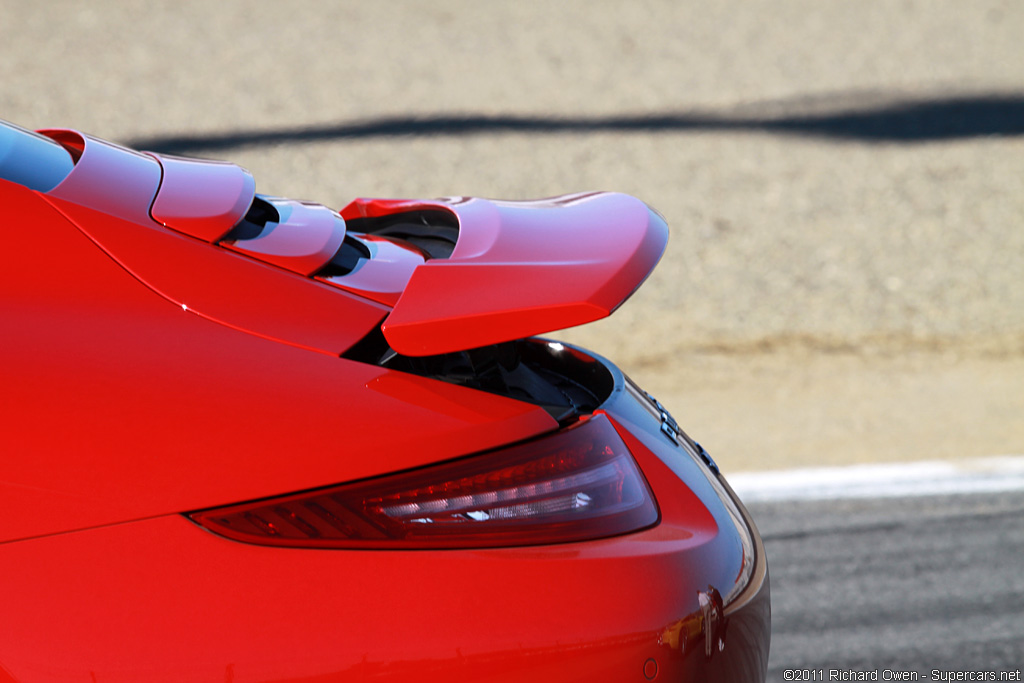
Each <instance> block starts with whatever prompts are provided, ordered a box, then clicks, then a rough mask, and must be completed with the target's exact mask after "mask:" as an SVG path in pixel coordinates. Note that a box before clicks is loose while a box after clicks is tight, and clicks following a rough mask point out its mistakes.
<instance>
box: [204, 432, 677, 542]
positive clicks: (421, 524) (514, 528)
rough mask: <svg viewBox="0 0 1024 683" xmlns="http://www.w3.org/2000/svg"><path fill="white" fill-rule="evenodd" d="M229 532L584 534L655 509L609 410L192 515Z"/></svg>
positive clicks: (417, 538) (306, 537) (554, 537)
mask: <svg viewBox="0 0 1024 683" xmlns="http://www.w3.org/2000/svg"><path fill="white" fill-rule="evenodd" d="M189 516H190V517H191V518H192V520H193V521H195V522H197V523H198V524H201V525H202V526H204V527H206V528H207V529H210V530H211V531H214V532H216V533H218V534H221V535H223V536H227V537H228V538H232V539H235V540H238V541H245V542H247V543H259V544H263V545H280V546H296V547H307V548H470V547H476V548H479V547H495V546H517V545H538V544H546V543H565V542H569V541H582V540H588V539H594V538H602V537H605V536H614V535H617V534H624V533H627V532H630V531H636V530H638V529H642V528H644V527H648V526H650V525H652V524H654V523H655V522H657V521H658V509H657V507H656V505H655V503H654V496H653V495H652V494H651V491H650V489H649V488H648V487H647V482H645V481H644V478H643V476H642V475H641V474H640V471H639V470H638V469H637V466H636V463H635V462H634V461H633V457H632V455H630V453H629V451H628V450H627V449H626V446H625V444H623V443H622V440H621V439H620V438H619V436H618V434H617V433H616V432H615V429H614V428H613V427H612V425H611V424H610V423H609V422H608V418H606V417H605V416H603V415H597V416H594V417H593V418H591V419H590V420H587V421H586V422H582V423H579V424H577V425H575V426H573V427H570V428H568V429H565V430H562V431H560V432H558V433H556V434H554V435H552V436H547V437H543V438H541V439H537V440H535V441H531V442H528V443H525V444H521V445H518V446H514V447H512V448H507V449H503V450H500V451H492V452H490V453H485V454H482V455H477V456H473V457H470V458H465V459H463V460H458V461H455V462H449V463H444V464H441V465H435V466H431V467H427V468H424V469H420V470H415V471H412V472H405V473H402V474H396V475H390V476H386V477H380V478H377V479H370V480H366V481H361V482H357V483H354V484H343V485H341V486H335V487H331V488H327V489H319V490H316V491H309V492H306V493H300V494H294V495H289V496H283V497H280V498H274V499H271V500H263V501H259V502H255V503H242V504H240V505H233V506H230V507H225V508H218V509H215V510H205V511H202V512H195V513H192V514H191V515H189Z"/></svg>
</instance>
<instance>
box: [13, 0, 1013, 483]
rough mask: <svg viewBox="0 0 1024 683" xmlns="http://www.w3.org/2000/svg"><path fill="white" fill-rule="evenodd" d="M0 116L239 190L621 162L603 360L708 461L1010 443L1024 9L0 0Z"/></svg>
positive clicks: (291, 189)
mask: <svg viewBox="0 0 1024 683" xmlns="http://www.w3.org/2000/svg"><path fill="white" fill-rule="evenodd" d="M0 16H2V17H3V25H4V41H3V42H2V44H0V57H2V59H0V118H5V119H7V120H10V121H13V122H16V123H19V124H21V125H24V126H26V127H32V128H42V127H49V126H54V127H71V128H76V129H79V130H83V131H86V132H90V133H93V134H95V135H98V136H101V137H105V138H108V139H112V140H116V141H122V142H126V143H131V144H139V145H142V146H144V147H146V148H149V149H157V150H160V151H167V152H174V153H180V154H191V155H196V156H205V157H211V158H226V159H230V160H232V161H235V162H236V163H239V164H241V165H243V166H245V167H246V168H248V169H250V170H251V171H252V172H253V173H254V174H255V176H256V178H257V189H258V191H262V192H266V193H271V194H280V195H287V196H294V197H301V198H310V199H315V200H317V201H321V202H323V203H325V204H328V205H332V206H335V207H340V206H342V205H344V204H346V203H347V202H348V201H350V200H351V199H352V198H353V197H355V196H382V197H421V196H425V197H433V196H443V195H452V194H468V195H478V196H485V197H500V198H532V197H541V196H551V195H554V194H561V193H564V192H572V191H578V190H586V189H608V190H620V191H624V192H628V193H631V194H635V195H637V196H639V197H641V198H642V199H644V200H646V201H647V202H649V203H650V204H651V205H652V206H655V207H656V208H657V209H658V210H659V211H661V213H663V214H664V215H665V217H666V218H667V220H668V222H669V224H670V226H671V231H672V232H671V239H670V244H669V247H668V251H667V252H666V254H665V257H664V259H663V261H662V263H661V265H660V266H659V268H658V269H657V271H656V272H655V273H654V274H653V275H652V276H651V277H650V279H649V280H648V282H647V283H646V284H645V285H644V287H643V288H642V289H641V290H640V291H639V292H638V293H637V294H636V295H635V296H634V297H633V299H632V300H630V301H629V302H628V303H627V304H626V305H625V306H624V307H623V308H622V309H620V311H618V312H616V314H615V315H614V316H613V317H612V318H611V319H609V320H607V321H602V322H600V323H596V324H593V325H590V326H586V327H584V328H581V329H578V330H572V331H569V332H566V333H564V334H563V335H562V336H565V337H567V338H569V339H570V340H572V341H576V342H579V343H582V344H584V345H586V346H588V347H590V348H593V349H595V350H597V351H598V352H600V353H602V354H604V355H606V356H609V357H611V358H613V359H614V360H616V361H617V362H619V363H620V364H621V365H622V366H623V368H624V369H625V370H626V371H627V372H628V373H629V374H630V375H631V376H633V377H634V378H635V379H636V380H638V381H639V382H640V383H641V384H642V385H644V386H645V387H647V388H648V389H649V390H650V391H651V392H652V393H654V394H655V395H657V396H658V397H659V398H660V399H661V400H662V402H663V403H665V404H666V405H668V406H669V407H670V408H671V409H672V410H673V412H674V413H675V414H676V417H677V418H678V419H679V421H680V422H681V423H682V424H683V426H684V427H685V428H686V429H688V431H690V432H692V433H693V435H694V436H695V437H697V438H699V439H700V440H701V441H702V442H703V443H704V444H705V445H706V446H707V447H708V448H709V450H711V451H712V453H713V454H714V455H715V456H716V458H717V459H718V460H719V462H720V464H721V465H722V466H723V468H725V469H727V470H741V469H744V470H745V469H760V468H768V467H785V466H791V465H808V464H814V463H827V464H836V463H843V462H854V461H871V460H909V459H919V458H934V457H972V456H984V455H996V454H1005V453H1024V48H1022V47H1021V42H1020V36H1021V35H1024V5H1022V4H1020V3H1016V2H1010V1H1006V2H999V1H997V0H979V1H977V2H970V3H967V2H959V1H956V0H941V1H933V0H910V1H907V2H900V3H895V2H889V3H855V2H840V1H838V0H836V1H832V0H830V1H826V2H822V1H820V0H773V1H771V2H769V1H767V0H755V1H744V2H722V3H700V2H690V1H682V2H680V1H675V0H659V1H656V0H648V1H640V0H634V1H632V2H628V3H627V2H583V1H582V0H569V1H567V2H562V3H553V4H552V3H535V2H487V3H480V2H469V1H468V0H467V1H454V0H433V1H432V2H429V3H426V2H412V1H411V0H408V1H395V2H381V3H366V2H331V3H329V2H313V1H311V0H310V1H305V2H290V3H283V2H269V1H257V2H242V1H240V0H225V1H223V2H218V3H206V2H198V1H175V2H149V3H129V2H118V1H116V0H97V2H93V3H91V4H88V5H86V4H84V3H78V2H67V1H63V0H55V1H53V2H48V3H38V4H33V3H27V2H20V1H18V0H0Z"/></svg>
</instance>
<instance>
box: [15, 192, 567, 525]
mask: <svg viewBox="0 0 1024 683" xmlns="http://www.w3.org/2000/svg"><path fill="white" fill-rule="evenodd" d="M0 202H2V203H3V205H4V206H6V207H8V210H7V220H8V221H9V222H8V223H7V225H9V226H12V227H13V226H24V227H21V228H20V229H10V230H5V231H4V233H5V234H4V248H3V249H0V288H2V290H3V291H4V292H7V293H12V292H14V293H19V296H18V298H17V299H15V300H13V301H12V300H11V297H10V296H9V295H8V301H7V304H6V305H5V327H6V331H5V334H4V335H3V339H2V341H0V350H2V352H3V355H4V359H5V370H4V399H3V400H4V405H3V414H4V418H3V419H4V422H5V424H6V425H7V428H5V430H4V435H5V450H6V451H7V452H8V453H17V454H19V455H18V457H16V458H9V459H8V461H7V462H5V466H4V475H3V477H2V481H0V491H2V495H0V498H2V499H3V501H4V514H3V520H4V521H3V525H2V526H0V540H12V539H17V538H26V537H30V536H38V535H43V534H52V533H57V532H60V531H68V530H71V529H81V528H86V527H89V526H95V525H99V524H110V523H113V522H122V521H127V520H131V519H139V518H142V517H151V516H154V515H160V514H166V513H168V512H175V511H180V510H183V509H189V508H199V507H207V506H211V505H217V504H223V503H227V502H232V501H237V500H246V499H249V498H259V497H262V496H266V495H270V494H273V493H276V492H280V491H281V490H282V489H281V488H280V487H282V486H284V487H285V488H284V489H283V490H301V489H304V488H310V487H313V486H317V485H322V484H323V483H325V482H334V481H346V480H349V479H359V478H362V477H366V476H370V475H373V474H377V473H379V472H380V468H381V466H382V463H381V462H380V458H379V456H378V455H377V454H378V453H380V452H386V453H388V454H389V455H388V463H387V465H386V466H387V467H388V468H391V467H395V468H396V469H405V468H408V467H415V466H418V465H423V464H426V463H429V462H433V461H436V460H440V459H445V458H452V457H455V456H458V455H462V454H465V453H468V452H475V451H479V450H483V449H487V448H493V447H495V446H498V445H501V444H504V443H507V442H508V441H509V440H518V439H522V438H526V437H528V436H532V435H535V434H537V433H540V432H543V431H546V430H550V429H554V428H555V426H556V424H555V422H554V421H553V420H552V419H551V417H550V416H549V415H548V414H547V413H545V412H544V411H543V410H541V409H540V408H537V407H536V406H530V405H527V404H523V403H520V402H517V401H513V400H511V399H507V398H503V397H500V396H494V395H491V394H483V395H478V394H479V392H473V391H471V390H469V389H465V388H463V387H458V386H454V385H451V384H446V383H443V382H437V381H434V380H430V379H425V378H422V377H416V376H412V375H407V374H404V373H395V372H392V371H389V370H387V369H385V368H379V367H374V366H369V365H365V364H362V363H354V362H351V361H347V360H343V359H338V358H337V357H335V356H333V355H326V354H321V353H309V352H308V351H304V350H302V349H299V348H295V347H293V346H289V345H283V344H279V343H273V342H271V341H268V340H266V339H262V338H260V337H258V336H253V335H251V334H245V333H242V332H239V331H237V330H234V329H231V328H230V327H227V326H223V325H213V324H210V322H209V321H207V320H204V319H203V318H202V317H201V316H199V315H196V314H194V313H193V312H192V311H191V310H184V309H183V308H182V307H181V306H180V305H176V302H175V304H174V305H172V304H171V303H170V302H169V301H167V300H165V299H161V298H160V297H159V296H156V295H155V294H154V293H153V292H152V291H149V290H148V289H147V288H146V287H145V286H143V285H142V284H141V283H140V282H138V281H137V280H136V279H135V278H133V277H132V276H131V275H130V274H129V273H128V272H126V271H125V270H124V269H122V268H121V267H119V266H118V264H117V263H116V262H115V261H113V260H111V259H110V258H109V257H108V256H107V255H106V254H104V253H103V251H101V250H100V249H98V248H97V247H96V245H95V244H93V243H91V242H90V240H89V239H87V237H86V236H85V235H84V234H82V233H81V232H80V231H79V230H78V229H76V227H75V226H74V225H72V224H71V223H70V222H68V221H67V220H66V219H65V218H64V217H63V216H62V215H61V214H60V213H58V212H57V211H55V210H54V208H53V207H51V206H49V205H47V203H46V202H44V201H43V200H42V198H40V197H39V195H37V194H36V193H33V192H32V191H30V190H26V189H24V188H21V187H19V186H17V185H13V184H11V183H6V182H3V181H0ZM86 211H87V210H85V209H81V208H79V209H78V212H77V213H78V215H79V216H82V215H84V212H86ZM69 213H71V212H69ZM83 222H84V223H86V224H87V225H88V224H89V222H88V221H83ZM101 222H102V223H105V227H106V228H108V229H111V230H116V229H118V228H121V227H122V225H123V229H125V230H129V231H131V230H134V232H135V234H148V231H146V230H139V228H138V227H137V226H133V225H131V224H128V223H123V222H122V221H119V220H117V219H111V218H107V219H106V221H102V220H100V219H99V218H98V217H97V218H96V220H95V225H99V224H100V223H101ZM42 226H45V229H43V228H42ZM154 234H155V233H154ZM163 237H164V239H165V240H169V241H172V242H177V241H180V240H185V239H188V238H183V237H179V236H176V235H167V236H163ZM204 248H205V249H211V247H209V246H206V247H204ZM161 249H162V251H161V252H160V253H162V254H163V255H164V256H165V258H166V257H167V255H168V254H171V255H173V254H174V251H173V250H167V249H166V248H165V247H164V246H163V245H161ZM224 255H225V258H224V260H226V261H228V262H232V263H234V262H235V261H241V260H242V259H243V258H244V257H240V256H235V255H233V254H230V253H229V252H225V253H224ZM192 262H193V263H196V262H198V263H200V264H202V260H201V259H196V260H193V261H192ZM252 267H255V268H257V269H263V270H267V269H269V267H268V266H264V265H262V264H259V263H254V264H252ZM227 272H228V273H229V274H230V272H231V271H230V269H227ZM272 274H273V275H276V273H272ZM200 281H201V278H200ZM310 284H311V285H312V287H310V289H311V290H313V291H317V290H320V289H323V290H325V291H326V293H327V294H329V295H331V296H333V297H335V298H337V299H341V300H344V299H346V298H347V297H348V295H346V294H344V293H343V292H336V291H332V290H329V289H328V288H327V287H326V286H325V285H318V284H315V283H310ZM299 301H301V299H299ZM294 303H295V300H293V301H292V305H294ZM282 308H284V300H283V299H282ZM338 315H339V317H341V316H342V315H343V314H342V313H339V314H338ZM351 317H352V316H350V318H351ZM376 319H379V316H376V314H375V316H371V320H376ZM356 320H357V321H358V318H357V319H356ZM296 321H297V322H296V324H298V323H299V322H302V320H301V318H296ZM341 322H345V318H344V317H342V318H341ZM350 322H351V321H350ZM370 324H372V323H370ZM348 338H349V339H352V338H353V336H352V335H351V334H349V335H348ZM335 341H338V339H337V338H335ZM342 341H344V339H342ZM182 367H188V368H190V369H191V371H190V372H187V373H183V372H182V371H181V368H182ZM140 378H145V379H144V381H140ZM353 382H355V383H357V384H358V385H361V386H363V387H365V389H366V390H365V391H362V392H359V393H353V392H352V391H351V389H350V386H351V384H352V383H353ZM392 415H400V416H401V423H402V425H403V428H402V429H400V430H396V429H387V428H385V427H384V425H385V424H386V422H387V420H388V419H389V418H388V416H392ZM55 418H56V419H55ZM13 425H17V429H14V428H13V427H12V426H13ZM353 425H358V426H359V427H358V428H354V427H353ZM325 444H331V445H334V444H337V445H336V446H334V447H331V448H328V447H325ZM288 452H303V453H306V454H307V459H306V460H304V462H303V467H302V468H289V467H286V466H285V465H286V464H287V462H286V461H282V455H281V454H282V453H288ZM55 454H62V455H61V456H60V457H57V455H55ZM396 458H397V459H396Z"/></svg>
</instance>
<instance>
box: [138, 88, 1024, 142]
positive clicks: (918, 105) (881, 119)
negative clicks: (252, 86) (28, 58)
mask: <svg viewBox="0 0 1024 683" xmlns="http://www.w3.org/2000/svg"><path fill="white" fill-rule="evenodd" d="M676 131H684V132H685V131H693V132H701V131H737V132H755V133H769V134H782V135H798V136H808V137H821V138H833V139H837V140H849V141H858V142H865V143H921V142H933V141H945V140H956V139H963V138H976V137H986V136H1016V135H1022V134H1024V95H1021V94H998V95H982V96H973V97H950V98H946V99H930V100H923V101H922V100H915V101H907V102H892V101H890V102H888V103H886V104H884V105H880V106H877V107H875V108H861V107H858V108H855V109H847V110H843V111H832V112H827V113H804V114H790V115H785V114H782V115H771V116H743V115H737V114H729V113H721V114H712V113H698V112H689V113H687V112H680V113H666V114H642V115H616V116H575V117H573V116H569V117H561V116H528V115H483V114H440V115H423V116H417V115H412V116H395V117H384V118H378V119H370V120H364V121H352V122H347V123H346V122H342V123H333V124H322V125H314V126H304V127H295V128H281V129H277V130H249V131H245V130H242V131H236V132H232V133H209V134H204V133H199V134H194V135H169V136H159V137H151V138H143V139H137V140H132V141H130V142H129V143H128V144H129V145H130V146H131V147H136V148H141V149H149V150H152V151H155V152H163V153H169V154H175V153H181V152H186V151H187V152H197V151H203V150H221V149H230V148H234V147H251V146H256V145H274V144H283V143H304V142H323V141H330V140H342V139H365V138H380V137H392V136H462V135H478V134H488V133H537V134H543V133H597V132H620V133H630V132H647V133H650V132H676Z"/></svg>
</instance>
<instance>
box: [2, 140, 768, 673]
mask: <svg viewBox="0 0 1024 683" xmlns="http://www.w3.org/2000/svg"><path fill="white" fill-rule="evenodd" d="M0 202H2V207H3V209H2V210H3V218H2V222H0V230H2V233H0V234H2V241H0V283H2V285H0V296H2V300H3V315H4V325H3V333H2V335H0V349H2V358H3V365H4V369H3V396H4V405H3V411H2V413H0V415H2V417H0V420H2V426H3V432H2V434H3V436H2V451H3V453H4V455H3V460H2V463H3V472H2V475H0V681H6V680H10V681H26V682H33V681H61V682H66V681H83V682H90V681H98V682H100V683H106V682H108V681H175V682H177V681H235V682H238V681H303V682H306V683H312V682H314V681H318V682H319V681H493V682H496V681H530V682H531V683H540V682H542V681H558V682H559V683H567V682H569V681H611V682H615V683H619V682H623V681H638V682H642V681H653V680H659V681H708V682H712V681H736V682H742V683H752V682H756V681H762V680H764V677H765V670H766V665H767V659H768V646H769V633H770V627H769V621H770V608H769V589H768V575H767V569H766V564H765V556H764V549H763V546H762V544H761V541H760V539H759V537H758V534H757V531H756V529H755V528H754V525H753V523H752V522H751V520H750V518H749V516H748V515H747V513H746V511H745V510H744V508H743V506H742V505H741V504H740V503H739V501H738V500H737V499H736V498H735V496H734V495H733V494H732V492H731V490H730V489H729V487H728V485H727V484H726V482H725V480H724V479H723V478H722V477H721V475H720V474H719V472H718V469H717V467H716V466H715V464H714V462H713V461H712V460H711V458H710V457H709V456H708V454H707V453H706V452H705V451H704V449H702V448H701V447H700V445H699V444H697V443H696V442H694V441H692V440H691V439H690V438H689V437H687V436H686V434H685V433H683V431H682V430H681V429H680V428H679V425H678V424H677V423H676V421H675V420H674V419H673V418H672V416H671V415H670V414H669V412H668V411H667V410H666V409H665V408H664V407H663V406H662V405H661V404H660V403H659V402H658V401H657V400H655V399H654V398H653V397H651V396H650V395H648V394H646V393H645V392H644V391H643V390H642V389H640V388H639V387H637V386H636V385H635V384H634V383H633V382H631V381H630V380H629V378H627V377H625V376H624V375H623V374H622V372H621V371H620V370H619V369H617V368H616V367H615V366H614V365H613V364H611V363H610V362H609V361H607V360H605V359H604V358H601V357H600V356H598V355H596V354H594V353H591V352H589V351H586V350H584V349H580V348H576V347H573V346H570V345H568V344H562V343H559V342H556V341H551V340H547V339H541V338H537V337H536V336H534V335H537V334H542V333H545V332H550V331H552V330H556V329H561V328H565V327H568V326H572V325H578V324H581V323H585V322H588V321H592V320H595V319H598V318H601V317H603V316H606V315H608V314H609V313H610V312H611V311H613V310H614V309H615V308H617V307H618V306H619V305H620V304H621V303H622V302H623V301H624V300H625V299H626V298H628V297H629V295H630V294H631V293H632V292H633V291H634V290H635V289H636V288H637V287H638V286H639V285H640V284H641V283H642V282H643V280H644V279H645V278H646V277H647V275H648V273H649V272H650V271H651V269H652V268H653V267H654V266H655V264H656V263H657V261H658V259H659V258H660V257H661V254H662V252H663V250H664V247H665V243H666V240H667V236H668V230H667V227H666V225H665V223H664V221H663V220H662V218H661V217H660V216H659V215H658V214H657V213H655V212H654V211H652V210H651V209H649V208H648V207H647V206H646V205H645V204H644V203H643V202H641V201H639V200H637V199H634V198H632V197H629V196H625V195H619V194H610V193H589V194H577V195H569V196H563V197H557V198H554V199H546V200H541V201H533V202H511V201H491V200H484V199H475V198H469V197H449V198H444V199H437V200H381V199H356V200H354V201H353V202H351V203H350V204H349V205H348V206H346V207H345V208H344V209H342V210H341V211H340V212H336V211H333V210H331V209H328V208H326V207H324V206H321V205H319V204H312V203H307V202H300V201H294V200H291V199H282V198H278V197H271V196H264V195H260V194H256V193H255V183H254V181H253V178H252V176H251V175H249V174H248V173H247V172H246V171H245V170H243V169H241V168H239V167H238V166H235V165H232V164H227V163H219V162H210V161H199V160H191V159H181V158H175V157H170V156H163V155H160V154H145V153H138V152H135V151H132V150H129V149H126V148H123V147H120V146H118V145H114V144H111V143H109V142H104V141H102V140H99V139H96V138H94V137H90V136H88V135H83V134H81V133H78V132H75V131H71V130H43V131H40V132H39V133H33V132H29V131H26V130H23V129H21V128H18V127H15V126H11V125H7V124H0Z"/></svg>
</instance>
